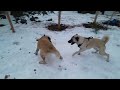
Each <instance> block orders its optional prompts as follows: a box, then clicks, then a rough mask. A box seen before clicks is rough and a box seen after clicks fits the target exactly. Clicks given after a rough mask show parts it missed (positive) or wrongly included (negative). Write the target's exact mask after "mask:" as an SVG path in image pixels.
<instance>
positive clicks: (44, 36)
mask: <svg viewBox="0 0 120 90" xmlns="http://www.w3.org/2000/svg"><path fill="white" fill-rule="evenodd" d="M41 38H47V39H48V40H49V41H50V42H51V38H50V37H49V36H48V35H45V34H44V35H43V36H42V37H41ZM41 38H40V39H41ZM36 41H39V39H36Z"/></svg>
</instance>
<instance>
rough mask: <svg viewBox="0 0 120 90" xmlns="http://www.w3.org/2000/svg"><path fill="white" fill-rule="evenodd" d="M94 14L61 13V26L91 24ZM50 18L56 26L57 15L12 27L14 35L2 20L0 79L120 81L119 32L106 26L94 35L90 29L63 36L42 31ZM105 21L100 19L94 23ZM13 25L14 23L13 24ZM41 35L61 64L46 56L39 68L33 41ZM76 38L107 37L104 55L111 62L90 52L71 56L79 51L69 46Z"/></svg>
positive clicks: (5, 21)
mask: <svg viewBox="0 0 120 90" xmlns="http://www.w3.org/2000/svg"><path fill="white" fill-rule="evenodd" d="M94 17H95V15H94V14H78V13H77V12H75V11H74V12H73V11H71V12H70V11H64V12H62V18H61V23H62V24H69V25H77V24H82V23H85V22H90V21H93V19H94ZM50 18H52V19H53V21H51V22H52V23H57V20H58V19H57V13H55V14H49V15H45V16H42V15H41V16H39V19H40V20H42V21H43V22H40V23H39V22H38V23H34V22H28V24H27V25H24V24H23V25H22V24H14V27H15V31H16V33H12V32H11V31H10V26H9V24H8V21H7V20H1V21H0V23H2V24H3V23H4V24H5V25H6V26H4V27H0V78H1V79H4V77H5V75H10V79H13V78H16V79H120V60H119V59H120V54H119V53H120V28H118V27H115V26H109V27H110V28H111V29H109V30H107V31H102V30H101V31H99V33H98V34H95V33H93V32H92V31H93V29H87V28H84V27H82V26H81V27H75V28H72V29H66V30H65V31H62V32H57V31H50V30H48V29H47V28H45V25H46V24H47V23H49V22H48V21H45V20H47V19H50ZM104 20H108V18H106V16H104V15H99V17H98V20H97V21H104ZM13 23H14V22H13ZM43 34H46V35H49V36H50V37H51V40H52V42H53V44H54V46H55V47H56V48H57V49H58V50H59V51H60V53H61V55H62V56H63V60H62V61H61V60H59V59H57V58H56V57H55V55H52V56H48V58H47V61H46V62H47V64H46V65H43V64H39V61H41V57H40V56H39V54H38V56H36V55H35V54H34V52H35V50H36V43H37V42H36V38H40V37H41V36H42V35H43ZM75 34H79V35H81V36H84V37H89V36H93V37H96V38H102V37H103V36H104V35H109V36H110V41H109V42H108V43H107V44H106V52H107V53H109V54H110V62H106V61H105V58H104V57H102V56H100V55H99V54H93V53H92V51H94V50H93V49H90V50H86V51H84V52H83V53H82V54H81V55H75V56H74V57H72V54H73V53H74V52H76V51H78V50H79V48H78V46H77V45H76V44H75V45H70V44H69V43H68V40H69V39H70V38H71V37H72V36H73V35H75Z"/></svg>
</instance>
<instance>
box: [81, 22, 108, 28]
mask: <svg viewBox="0 0 120 90" xmlns="http://www.w3.org/2000/svg"><path fill="white" fill-rule="evenodd" d="M83 27H85V28H93V29H97V30H100V29H101V30H107V29H108V28H107V27H106V26H104V25H101V24H99V23H93V22H88V23H83Z"/></svg>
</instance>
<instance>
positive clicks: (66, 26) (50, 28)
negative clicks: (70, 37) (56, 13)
mask: <svg viewBox="0 0 120 90" xmlns="http://www.w3.org/2000/svg"><path fill="white" fill-rule="evenodd" d="M46 28H48V29H49V30H51V31H63V30H65V29H66V28H68V25H65V24H61V25H60V30H59V29H58V24H50V25H48V26H47V27H46Z"/></svg>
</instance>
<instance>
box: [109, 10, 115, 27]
mask: <svg viewBox="0 0 120 90" xmlns="http://www.w3.org/2000/svg"><path fill="white" fill-rule="evenodd" d="M114 14H115V11H113V13H112V15H111V17H110V20H109V21H108V23H107V27H108V24H109V22H110V21H111V20H112V17H113V16H114Z"/></svg>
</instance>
